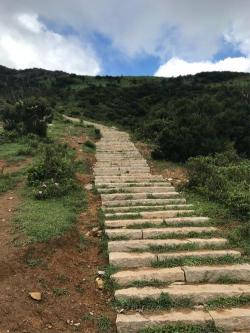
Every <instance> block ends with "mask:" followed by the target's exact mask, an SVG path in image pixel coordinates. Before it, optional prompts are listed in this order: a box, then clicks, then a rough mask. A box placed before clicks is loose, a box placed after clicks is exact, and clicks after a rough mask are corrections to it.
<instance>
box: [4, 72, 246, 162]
mask: <svg viewBox="0 0 250 333" xmlns="http://www.w3.org/2000/svg"><path fill="white" fill-rule="evenodd" d="M249 91H250V75H249V74H245V73H232V72H210V73H201V74H197V75H195V76H185V77H178V78H171V79H166V78H156V77H110V76H105V77H101V76H97V77H89V76H77V75H74V74H66V73H63V72H59V71H55V72H51V71H47V70H42V69H29V70H19V71H18V70H13V69H8V68H5V67H3V66H1V67H0V101H1V99H2V102H3V101H7V102H10V103H12V102H13V101H16V100H18V99H20V98H23V97H27V96H43V97H46V99H48V101H49V102H50V104H51V105H52V106H53V107H55V108H56V110H57V111H59V112H61V113H66V114H69V115H72V116H79V117H87V118H91V119H95V120H98V121H104V122H109V123H114V124H118V125H121V126H122V127H124V128H126V129H129V130H131V131H133V132H134V133H135V134H136V135H137V137H138V138H142V139H144V140H148V141H149V142H151V143H153V144H155V146H156V149H155V151H154V156H155V157H157V158H167V159H170V160H173V161H185V160H186V159H187V158H189V157H190V156H196V155H207V154H210V153H214V152H221V151H224V150H226V149H228V147H229V146H230V145H234V147H235V148H236V150H237V152H238V153H239V154H240V155H241V156H243V157H249V156H250V146H249V145H250V136H249V124H250V97H249Z"/></svg>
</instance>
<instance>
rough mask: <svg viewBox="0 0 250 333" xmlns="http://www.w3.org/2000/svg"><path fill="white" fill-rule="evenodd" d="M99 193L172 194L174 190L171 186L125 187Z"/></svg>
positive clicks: (101, 190) (100, 190)
mask: <svg viewBox="0 0 250 333" xmlns="http://www.w3.org/2000/svg"><path fill="white" fill-rule="evenodd" d="M98 191H99V192H100V193H109V192H110V191H112V193H161V192H174V191H175V188H174V187H173V186H154V187H152V186H151V187H146V186H127V187H122V188H116V189H114V188H113V189H107V188H104V189H99V190H98Z"/></svg>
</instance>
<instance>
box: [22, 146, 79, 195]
mask: <svg viewBox="0 0 250 333" xmlns="http://www.w3.org/2000/svg"><path fill="white" fill-rule="evenodd" d="M28 185H29V186H32V187H34V195H35V197H36V198H37V199H46V198H52V197H58V196H62V195H65V194H67V193H68V192H69V191H71V190H72V189H74V188H75V186H76V183H75V180H74V160H73V155H72V152H71V150H70V149H69V148H68V147H67V145H63V144H53V145H52V144H50V145H46V146H45V147H44V149H43V152H42V154H41V156H40V158H39V159H38V161H37V163H36V164H35V165H34V166H33V167H31V168H30V169H29V171H28Z"/></svg>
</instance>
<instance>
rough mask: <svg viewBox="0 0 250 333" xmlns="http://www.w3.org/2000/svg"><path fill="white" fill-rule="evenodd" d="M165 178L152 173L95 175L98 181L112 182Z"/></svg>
mask: <svg viewBox="0 0 250 333" xmlns="http://www.w3.org/2000/svg"><path fill="white" fill-rule="evenodd" d="M162 180H163V178H162V177H159V176H155V177H154V176H152V175H151V174H146V175H145V174H143V175H140V174H139V175H136V176H134V175H129V174H127V175H122V176H117V175H116V176H110V175H105V176H104V175H102V176H97V175H96V176H95V181H96V182H110V183H120V182H127V183H130V182H137V183H138V182H141V181H152V182H153V181H162Z"/></svg>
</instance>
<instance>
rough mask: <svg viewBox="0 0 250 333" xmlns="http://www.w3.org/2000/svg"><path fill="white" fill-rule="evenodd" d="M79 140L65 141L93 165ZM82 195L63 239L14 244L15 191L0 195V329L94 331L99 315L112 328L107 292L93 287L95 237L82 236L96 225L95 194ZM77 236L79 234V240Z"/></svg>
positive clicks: (97, 256)
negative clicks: (81, 208) (36, 296)
mask: <svg viewBox="0 0 250 333" xmlns="http://www.w3.org/2000/svg"><path fill="white" fill-rule="evenodd" d="M81 140H85V138H84V137H82V138H80V139H79V138H75V137H69V138H67V139H66V141H68V142H69V144H70V145H71V146H72V147H74V148H75V149H76V151H77V155H78V156H77V158H83V157H84V158H86V159H88V160H89V163H91V164H93V162H94V160H95V158H94V154H88V153H85V152H81V151H80V148H79V147H80V145H79V144H78V142H80V141H81ZM77 177H78V179H79V182H81V184H82V185H83V186H84V185H85V184H89V183H91V181H92V180H93V178H92V177H93V176H92V175H84V176H83V175H80V174H79V175H77ZM10 197H13V199H12V200H10V199H9V198H10ZM87 199H88V209H87V210H86V211H85V212H83V213H82V214H80V216H79V222H78V224H77V225H76V226H75V227H74V228H73V229H72V230H71V231H70V232H68V233H66V234H65V235H64V236H63V237H60V238H59V239H56V240H52V241H50V242H48V243H43V244H32V245H24V246H18V247H15V245H14V244H15V242H14V241H15V239H16V237H19V236H18V234H14V233H13V232H12V229H11V224H10V221H11V219H12V218H13V214H14V209H15V207H17V206H18V204H19V203H20V200H21V199H20V197H19V195H18V189H16V190H15V191H12V192H8V193H5V194H3V195H2V196H0V244H1V246H0V258H1V259H0V333H3V332H10V333H12V332H17V333H24V332H25V333H40V332H75V331H78V332H84V333H99V332H101V330H100V329H98V324H97V322H98V318H100V316H106V317H108V318H110V319H111V320H112V328H110V329H109V330H108V332H109V333H112V332H115V325H114V322H115V317H116V314H115V312H114V311H113V309H112V307H111V304H110V302H111V298H112V295H111V294H110V293H109V292H106V291H104V290H99V289H98V288H97V286H96V282H95V278H96V277H97V271H98V269H101V268H103V267H104V266H105V265H106V264H107V262H106V261H105V260H104V259H103V257H102V253H101V249H100V238H98V237H94V236H86V233H87V232H88V231H90V230H91V229H92V228H93V227H95V226H97V225H98V216H97V214H98V209H99V207H100V205H101V203H100V198H99V196H98V195H95V194H94V193H93V192H92V191H87ZM9 209H11V211H10V212H9ZM80 235H85V238H86V241H85V242H83V244H81V242H80ZM32 266H33V267H32ZM32 291H39V292H41V293H42V300H41V301H35V300H33V299H31V297H30V296H29V292H32ZM59 293H63V295H61V296H59ZM79 323H80V325H79ZM75 324H77V325H75ZM78 325H79V326H78Z"/></svg>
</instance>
